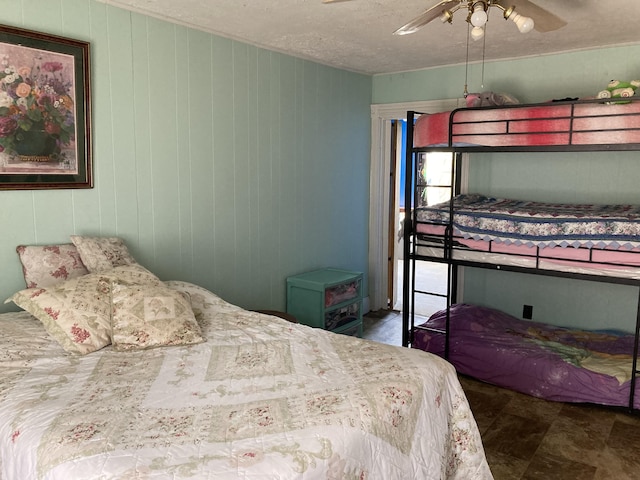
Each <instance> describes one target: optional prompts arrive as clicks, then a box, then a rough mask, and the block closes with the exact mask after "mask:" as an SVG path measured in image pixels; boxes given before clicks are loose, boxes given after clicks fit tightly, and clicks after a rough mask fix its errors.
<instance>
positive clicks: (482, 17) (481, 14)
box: [470, 1, 489, 27]
mask: <svg viewBox="0 0 640 480" xmlns="http://www.w3.org/2000/svg"><path fill="white" fill-rule="evenodd" d="M488 18H489V17H488V16H487V4H486V3H485V2H483V1H482V2H476V3H474V4H473V7H472V13H471V17H470V22H471V25H473V26H474V27H483V26H484V24H485V23H487V20H488Z"/></svg>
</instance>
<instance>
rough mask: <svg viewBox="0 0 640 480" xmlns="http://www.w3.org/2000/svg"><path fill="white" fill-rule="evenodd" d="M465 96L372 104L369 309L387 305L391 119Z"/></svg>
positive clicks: (446, 106)
mask: <svg viewBox="0 0 640 480" xmlns="http://www.w3.org/2000/svg"><path fill="white" fill-rule="evenodd" d="M464 104H465V103H464V99H462V98H459V99H458V98H456V99H448V100H430V101H421V102H405V103H386V104H375V105H371V168H370V177H369V190H370V207H369V307H368V309H369V310H372V311H376V310H380V309H381V308H387V304H388V300H389V299H388V294H387V293H388V288H389V285H388V283H389V281H388V278H389V277H388V274H389V268H388V255H389V240H388V231H389V205H390V203H389V202H390V198H389V197H390V194H391V192H390V187H389V184H390V182H389V176H390V175H391V164H390V161H389V153H390V152H391V145H390V142H391V121H392V120H399V119H405V120H406V117H407V111H409V110H413V111H416V112H421V113H437V112H443V111H448V110H452V109H454V108H458V107H461V106H464Z"/></svg>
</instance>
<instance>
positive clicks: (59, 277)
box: [16, 243, 89, 288]
mask: <svg viewBox="0 0 640 480" xmlns="http://www.w3.org/2000/svg"><path fill="white" fill-rule="evenodd" d="M16 252H18V257H19V258H20V263H22V273H23V275H24V281H25V283H26V285H27V288H38V287H49V286H51V285H54V284H56V283H60V282H63V281H65V280H70V279H72V278H76V277H80V276H82V275H86V274H87V273H89V271H88V270H87V268H86V267H85V266H84V263H82V260H81V259H80V254H79V253H78V250H77V249H76V247H75V245H73V244H71V243H67V244H62V245H18V247H16Z"/></svg>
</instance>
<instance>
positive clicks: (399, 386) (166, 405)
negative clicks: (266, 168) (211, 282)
mask: <svg viewBox="0 0 640 480" xmlns="http://www.w3.org/2000/svg"><path fill="white" fill-rule="evenodd" d="M75 240H76V245H75V246H78V245H81V244H82V241H84V240H86V239H79V238H76V239H75ZM73 247H74V245H69V246H67V247H65V248H66V250H70V251H73V250H74V248H73ZM112 247H113V245H111V244H104V243H103V244H101V245H100V249H99V250H100V251H99V252H98V253H99V254H100V255H102V254H103V253H104V252H105V251H106V252H107V253H108V254H107V255H102V258H101V259H98V260H97V262H96V258H92V257H91V256H89V255H83V256H81V257H80V258H81V260H82V261H83V263H84V265H83V266H79V265H78V263H77V260H78V257H77V256H74V254H69V255H66V256H65V262H67V263H66V265H65V266H64V267H61V266H53V265H51V263H52V262H51V258H50V257H51V255H53V256H54V257H55V256H56V255H57V257H61V256H62V254H61V252H63V250H65V249H63V248H60V247H48V248H49V249H50V250H49V251H40V253H41V254H42V255H43V256H44V257H46V259H45V260H42V259H41V260H40V261H39V262H36V261H34V260H33V256H32V255H31V258H30V260H28V259H22V260H23V265H25V280H27V282H28V283H27V284H28V285H31V288H27V289H25V290H22V291H20V292H17V293H16V294H15V295H13V296H12V297H11V299H12V300H13V301H14V302H15V303H16V304H18V305H20V306H21V307H22V308H24V310H21V311H18V312H11V313H5V314H2V315H0V459H1V460H0V478H1V479H2V480H23V479H27V478H29V479H31V478H33V479H35V478H39V479H48V480H52V479H64V480H67V479H70V478H73V479H95V478H103V479H108V478H145V479H152V478H153V479H156V478H157V479H164V478H167V479H169V478H170V479H179V478H198V479H206V478H211V479H213V478H215V479H237V478H243V479H247V478H252V479H260V478H262V479H272V478H279V479H302V478H304V479H315V478H317V479H330V478H336V479H337V478H360V479H363V478H367V479H384V480H391V479H398V480H403V479H407V478H415V479H418V478H420V479H459V480H469V479H491V478H492V476H491V473H490V470H489V467H488V465H487V462H486V459H485V456H484V451H483V447H482V443H481V439H480V435H479V432H478V428H477V426H476V423H475V420H474V418H473V415H472V413H471V410H470V408H469V404H468V402H467V400H466V398H465V394H464V392H463V390H462V388H461V386H460V383H459V382H458V379H457V376H456V372H455V369H454V368H453V367H452V366H451V365H450V364H449V363H447V362H445V361H444V360H442V359H440V358H438V357H437V356H434V355H431V354H428V353H425V352H422V351H418V350H412V349H407V348H402V347H392V346H388V345H383V344H379V343H375V342H371V341H367V340H363V339H359V338H354V337H348V336H343V335H337V334H333V333H330V332H326V331H324V330H320V329H312V328H310V327H306V326H304V325H300V324H294V323H291V322H288V321H286V320H284V319H281V318H278V317H276V316H272V315H266V314H263V313H258V312H250V311H247V310H244V309H242V308H239V307H237V306H234V305H232V304H229V303H227V302H226V301H224V300H222V299H221V298H219V297H218V296H216V295H215V294H213V293H211V292H209V291H207V290H205V289H203V288H201V287H199V286H196V285H193V284H190V283H185V282H180V281H172V282H161V281H160V280H159V279H157V277H155V276H154V275H153V274H152V273H151V272H149V271H148V270H146V269H144V268H143V267H141V266H140V265H138V264H136V263H135V261H134V260H133V259H132V258H131V257H130V256H128V255H127V254H126V252H125V253H122V249H121V246H120V247H117V248H115V250H118V248H119V249H120V253H114V248H112ZM56 249H57V253H55V252H54V253H55V255H54V254H52V253H51V252H52V251H55V250H56ZM43 252H44V253H43ZM23 253H24V250H23ZM67 253H68V252H67ZM93 253H96V251H94V252H93ZM100 255H98V256H100ZM25 256H26V257H28V256H29V255H25ZM100 262H102V264H101V263H100ZM53 263H55V262H53ZM26 265H29V267H28V268H27V267H26ZM43 265H44V267H43ZM85 266H86V267H87V268H86V269H85V268H84V267H85ZM31 268H40V269H42V270H45V271H46V272H47V275H48V277H49V280H51V284H48V285H43V282H42V278H40V279H34V275H33V274H32V273H33V272H28V271H27V270H29V269H31ZM87 271H88V273H87ZM36 317H37V318H36ZM105 318H106V321H105ZM63 327H64V328H63ZM105 332H106V333H105Z"/></svg>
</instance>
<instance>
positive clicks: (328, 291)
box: [287, 268, 362, 337]
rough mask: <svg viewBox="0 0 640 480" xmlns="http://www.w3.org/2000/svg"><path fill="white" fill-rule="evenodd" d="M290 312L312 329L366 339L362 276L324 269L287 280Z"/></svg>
mask: <svg viewBox="0 0 640 480" xmlns="http://www.w3.org/2000/svg"><path fill="white" fill-rule="evenodd" d="M287 313H290V314H291V315H293V316H295V317H296V318H297V319H298V322H300V323H303V324H305V325H309V326H310V327H316V328H322V329H325V330H330V331H332V332H335V333H344V334H347V335H356V336H359V337H361V336H362V273H359V272H351V271H348V270H340V269H337V268H324V269H321V270H314V271H313V272H307V273H302V274H300V275H294V276H291V277H289V278H287Z"/></svg>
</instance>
